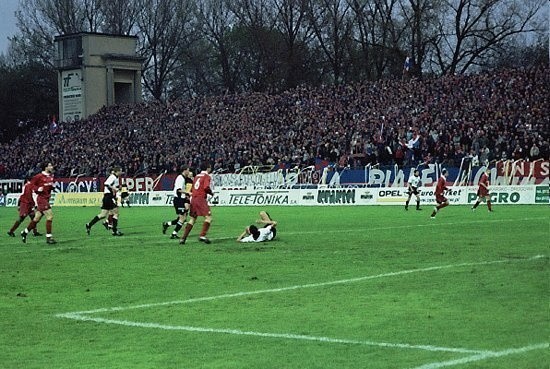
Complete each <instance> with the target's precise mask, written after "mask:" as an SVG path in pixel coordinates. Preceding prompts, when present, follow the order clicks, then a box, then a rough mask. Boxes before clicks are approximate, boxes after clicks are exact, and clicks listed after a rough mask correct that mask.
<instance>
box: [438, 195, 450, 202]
mask: <svg viewBox="0 0 550 369" xmlns="http://www.w3.org/2000/svg"><path fill="white" fill-rule="evenodd" d="M435 201H436V202H437V203H438V204H443V203H444V202H447V201H449V200H447V198H446V197H445V196H443V195H435Z"/></svg>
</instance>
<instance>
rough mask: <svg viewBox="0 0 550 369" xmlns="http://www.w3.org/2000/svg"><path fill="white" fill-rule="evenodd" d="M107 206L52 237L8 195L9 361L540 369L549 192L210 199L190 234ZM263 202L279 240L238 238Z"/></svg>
mask: <svg viewBox="0 0 550 369" xmlns="http://www.w3.org/2000/svg"><path fill="white" fill-rule="evenodd" d="M98 210H99V209H97V208H54V213H55V219H54V225H53V227H54V231H53V232H54V236H55V238H56V239H57V241H58V243H57V244H56V245H47V244H46V243H45V239H44V237H43V236H42V237H33V236H29V239H28V242H27V244H23V243H22V242H21V239H20V237H16V238H10V237H8V236H7V235H6V231H7V230H8V229H9V228H10V226H11V225H12V224H13V221H14V220H15V218H16V215H17V214H16V209H15V208H0V229H1V230H2V234H1V235H0V240H1V242H0V245H1V246H0V311H1V319H0V347H1V349H0V368H10V369H12V368H13V369H15V368H56V369H57V368H220V369H222V368H223V369H226V368H235V369H237V368H239V369H241V368H273V369H275V368H277V369H281V368H297V369H298V368H299V369H302V368H350V369H351V368H372V369H378V368H384V369H386V368H387V369H421V368H422V369H435V368H447V367H451V368H457V369H459V368H478V369H479V368H484V369H512V368H514V369H516V368H522V369H529V368H531V369H539V368H540V369H544V368H548V362H550V360H549V359H550V357H549V354H548V352H549V350H548V348H549V342H550V340H549V337H550V314H549V307H548V306H549V305H548V303H549V297H550V278H549V277H550V276H549V270H550V269H549V256H550V255H549V248H548V245H549V242H548V240H549V239H550V237H549V236H550V217H549V215H550V212H549V207H548V206H544V205H542V206H500V207H499V206H496V207H495V212H494V213H488V212H487V210H486V207H485V206H484V205H482V206H481V207H480V208H479V209H478V210H477V211H476V212H472V211H470V209H469V207H467V206H450V207H448V208H445V209H443V210H442V211H441V212H440V213H439V214H438V216H437V218H436V219H430V218H429V215H430V210H431V208H430V209H429V208H428V207H425V210H424V211H415V210H414V207H413V210H409V211H408V212H407V211H404V209H403V208H402V207H393V206H388V207H376V206H372V207H367V206H364V207H267V208H262V209H261V208H254V207H214V208H213V209H212V210H213V216H214V222H213V225H212V227H211V228H210V231H209V237H210V238H211V240H212V244H210V245H205V244H203V243H199V242H198V240H197V236H198V232H199V231H200V224H201V222H202V220H199V224H198V225H196V226H195V228H194V229H193V231H192V233H191V236H190V237H189V239H188V241H187V244H186V245H185V246H180V245H179V244H178V241H177V240H171V239H169V232H170V231H169V232H168V233H167V234H166V235H163V234H162V232H161V229H162V227H161V223H162V222H163V221H165V220H171V219H173V218H174V213H173V209H171V208H137V207H132V208H122V209H121V216H120V222H119V226H120V230H121V231H122V232H124V236H123V237H112V236H111V235H110V233H108V232H107V231H105V229H104V228H103V227H102V226H101V225H100V224H97V225H96V226H95V227H94V228H93V229H92V233H91V235H90V236H87V235H86V232H85V228H84V224H85V223H86V222H88V221H89V220H90V219H91V218H92V217H93V216H94V215H95V214H97V213H98ZM259 210H267V211H268V212H269V213H270V215H271V216H272V217H273V218H274V219H276V220H277V221H278V222H279V225H278V227H277V228H278V233H277V238H276V240H275V241H272V242H269V243H261V244H239V243H236V242H235V238H236V237H237V236H238V235H239V233H240V232H242V230H243V228H244V227H245V226H246V225H248V224H250V223H251V222H253V221H254V220H255V219H256V218H257V213H258V211H259ZM25 225H26V223H25ZM22 229H23V226H21V227H20V228H19V229H18V231H17V232H16V233H17V234H18V233H19V231H20V230H22ZM38 229H39V231H40V232H42V233H45V230H44V222H41V223H40V224H39V225H38ZM180 233H181V232H180Z"/></svg>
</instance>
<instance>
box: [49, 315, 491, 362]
mask: <svg viewBox="0 0 550 369" xmlns="http://www.w3.org/2000/svg"><path fill="white" fill-rule="evenodd" d="M57 316H58V317H63V318H69V319H75V320H81V321H91V322H96V323H105V324H118V325H123V326H127V327H139V328H155V329H165V330H171V331H188V332H202V333H225V334H234V335H239V336H254V337H266V338H280V339H287V340H288V339H293V340H305V341H317V342H327V343H342V344H354V345H365V346H378V347H387V348H401V349H417V350H425V351H434V352H435V351H438V352H454V353H461V354H476V355H488V354H490V353H491V351H482V350H470V349H464V348H453V347H438V346H432V345H409V344H404V343H387V342H373V341H359V340H349V339H340V338H330V337H317V336H306V335H301V334H290V333H263V332H253V331H241V330H238V329H221V328H219V329H218V328H203V327H191V326H180V325H164V324H157V323H141V322H132V321H128V320H114V319H105V318H100V317H91V316H86V315H80V314H75V313H67V314H58V315H57Z"/></svg>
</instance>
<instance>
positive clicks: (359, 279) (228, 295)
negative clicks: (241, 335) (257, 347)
mask: <svg viewBox="0 0 550 369" xmlns="http://www.w3.org/2000/svg"><path fill="white" fill-rule="evenodd" d="M545 257H546V256H545V255H535V256H532V257H529V258H525V259H501V260H492V261H480V262H471V263H459V264H447V265H436V266H431V267H425V268H419V269H406V270H400V271H396V272H388V273H382V274H374V275H367V276H363V277H356V278H349V279H340V280H334V281H327V282H319V283H308V284H300V285H294V286H287V287H280V288H272V289H265V290H254V291H241V292H235V293H226V294H221V295H214V296H204V297H195V298H191V299H187V300H176V301H165V302H156V303H151V304H140V305H130V306H115V307H110V308H99V309H94V310H86V311H76V312H70V313H65V314H57V315H56V316H58V317H64V318H67V317H68V315H90V314H96V313H104V312H117V311H125V310H135V309H147V308H152V307H159V306H171V305H179V304H190V303H196V302H203V301H213V300H220V299H227V298H234V297H243V296H251V295H259V294H265V293H278V292H285V291H292V290H299V289H305V288H316V287H325V286H332V285H339V284H347V283H355V282H362V281H366V280H370V279H379V278H386V277H395V276H401V275H406V274H413V273H423V272H431V271H437V270H445V269H452V268H460V267H469V266H479V265H492V264H502V263H513V262H520V261H532V260H538V259H542V258H545Z"/></svg>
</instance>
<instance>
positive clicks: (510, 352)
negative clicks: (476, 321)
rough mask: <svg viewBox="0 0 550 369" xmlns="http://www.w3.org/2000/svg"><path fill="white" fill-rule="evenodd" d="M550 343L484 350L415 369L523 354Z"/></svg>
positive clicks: (427, 368)
mask: <svg viewBox="0 0 550 369" xmlns="http://www.w3.org/2000/svg"><path fill="white" fill-rule="evenodd" d="M549 346H550V345H549V344H548V343H540V344H537V345H530V346H525V347H520V348H515V349H508V350H502V351H487V352H482V353H479V354H476V355H472V356H467V357H464V358H461V359H455V360H449V361H440V362H437V363H430V364H424V365H421V366H418V367H416V368H414V369H438V368H444V367H448V366H454V365H461V364H467V363H473V362H475V361H481V360H486V359H492V358H498V357H502V356H508V355H516V354H522V353H524V352H528V351H533V350H540V349H546V348H548V347H549Z"/></svg>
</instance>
